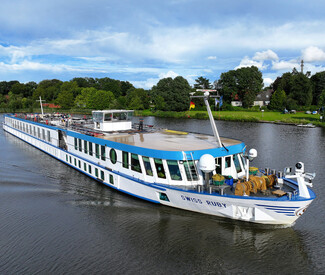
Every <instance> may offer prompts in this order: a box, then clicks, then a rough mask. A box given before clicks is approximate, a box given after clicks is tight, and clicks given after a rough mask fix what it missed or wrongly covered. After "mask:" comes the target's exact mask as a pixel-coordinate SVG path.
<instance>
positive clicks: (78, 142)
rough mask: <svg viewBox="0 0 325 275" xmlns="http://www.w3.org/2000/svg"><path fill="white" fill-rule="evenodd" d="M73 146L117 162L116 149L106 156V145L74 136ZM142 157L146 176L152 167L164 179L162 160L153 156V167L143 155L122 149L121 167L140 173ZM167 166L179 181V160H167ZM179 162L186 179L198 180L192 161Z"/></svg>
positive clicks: (171, 175)
mask: <svg viewBox="0 0 325 275" xmlns="http://www.w3.org/2000/svg"><path fill="white" fill-rule="evenodd" d="M74 148H75V150H77V151H80V152H84V153H85V154H88V155H90V156H93V155H95V156H96V158H98V159H101V160H103V161H106V159H109V160H110V162H111V163H112V164H116V162H117V153H116V150H115V149H113V148H111V149H110V151H109V158H106V147H105V146H103V145H99V144H96V143H92V142H90V141H86V140H82V139H79V138H74ZM94 148H95V151H94ZM141 159H142V162H143V167H144V169H145V171H144V172H145V174H146V175H147V176H153V175H154V173H153V169H156V172H157V176H158V177H159V178H162V179H166V171H165V168H164V164H163V160H162V159H157V158H154V159H153V160H154V161H153V162H154V168H153V167H152V165H151V162H150V158H149V157H145V156H139V155H137V154H134V153H129V152H126V151H122V161H121V163H122V167H123V168H126V169H131V170H133V171H135V172H138V173H142V172H143V171H142V169H141V164H140V161H141ZM166 162H167V167H168V170H169V174H170V177H171V179H172V180H177V181H181V180H182V174H181V172H180V168H179V162H178V161H177V160H167V161H166ZM180 164H183V165H184V169H185V174H186V178H187V180H188V181H193V180H194V181H196V180H198V176H197V173H196V169H195V166H194V162H193V161H184V162H183V161H180Z"/></svg>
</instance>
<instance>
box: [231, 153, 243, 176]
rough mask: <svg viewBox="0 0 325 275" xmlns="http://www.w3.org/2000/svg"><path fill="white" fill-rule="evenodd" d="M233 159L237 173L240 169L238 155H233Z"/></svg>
mask: <svg viewBox="0 0 325 275" xmlns="http://www.w3.org/2000/svg"><path fill="white" fill-rule="evenodd" d="M233 160H234V164H235V167H236V171H237V173H240V172H241V171H242V170H241V167H240V162H239V158H238V155H233Z"/></svg>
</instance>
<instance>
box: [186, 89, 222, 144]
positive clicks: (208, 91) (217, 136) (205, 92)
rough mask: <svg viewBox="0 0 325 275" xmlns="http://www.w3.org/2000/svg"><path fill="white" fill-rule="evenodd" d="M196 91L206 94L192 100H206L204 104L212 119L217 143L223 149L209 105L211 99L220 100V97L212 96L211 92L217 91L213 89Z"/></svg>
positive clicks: (211, 122)
mask: <svg viewBox="0 0 325 275" xmlns="http://www.w3.org/2000/svg"><path fill="white" fill-rule="evenodd" d="M196 91H198V92H204V94H203V96H191V98H194V97H195V98H203V99H204V103H205V105H206V107H207V111H208V115H209V119H210V124H211V128H212V132H213V135H214V137H215V138H216V140H217V142H218V143H219V147H223V145H222V143H221V140H220V137H219V133H218V129H217V126H216V123H215V121H214V118H213V115H212V112H211V108H210V105H209V98H218V97H220V96H219V95H216V96H211V95H210V92H216V90H211V89H197V90H196Z"/></svg>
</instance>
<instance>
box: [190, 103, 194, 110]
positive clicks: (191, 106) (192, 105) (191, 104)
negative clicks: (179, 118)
mask: <svg viewBox="0 0 325 275" xmlns="http://www.w3.org/2000/svg"><path fill="white" fill-rule="evenodd" d="M194 108H195V103H194V102H193V101H191V103H190V110H191V109H194Z"/></svg>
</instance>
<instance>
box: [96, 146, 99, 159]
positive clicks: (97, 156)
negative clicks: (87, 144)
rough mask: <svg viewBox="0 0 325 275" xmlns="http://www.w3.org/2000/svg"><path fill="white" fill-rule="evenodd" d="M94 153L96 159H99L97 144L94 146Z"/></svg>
mask: <svg viewBox="0 0 325 275" xmlns="http://www.w3.org/2000/svg"><path fill="white" fill-rule="evenodd" d="M95 152H96V158H98V159H99V144H97V143H96V144H95Z"/></svg>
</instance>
